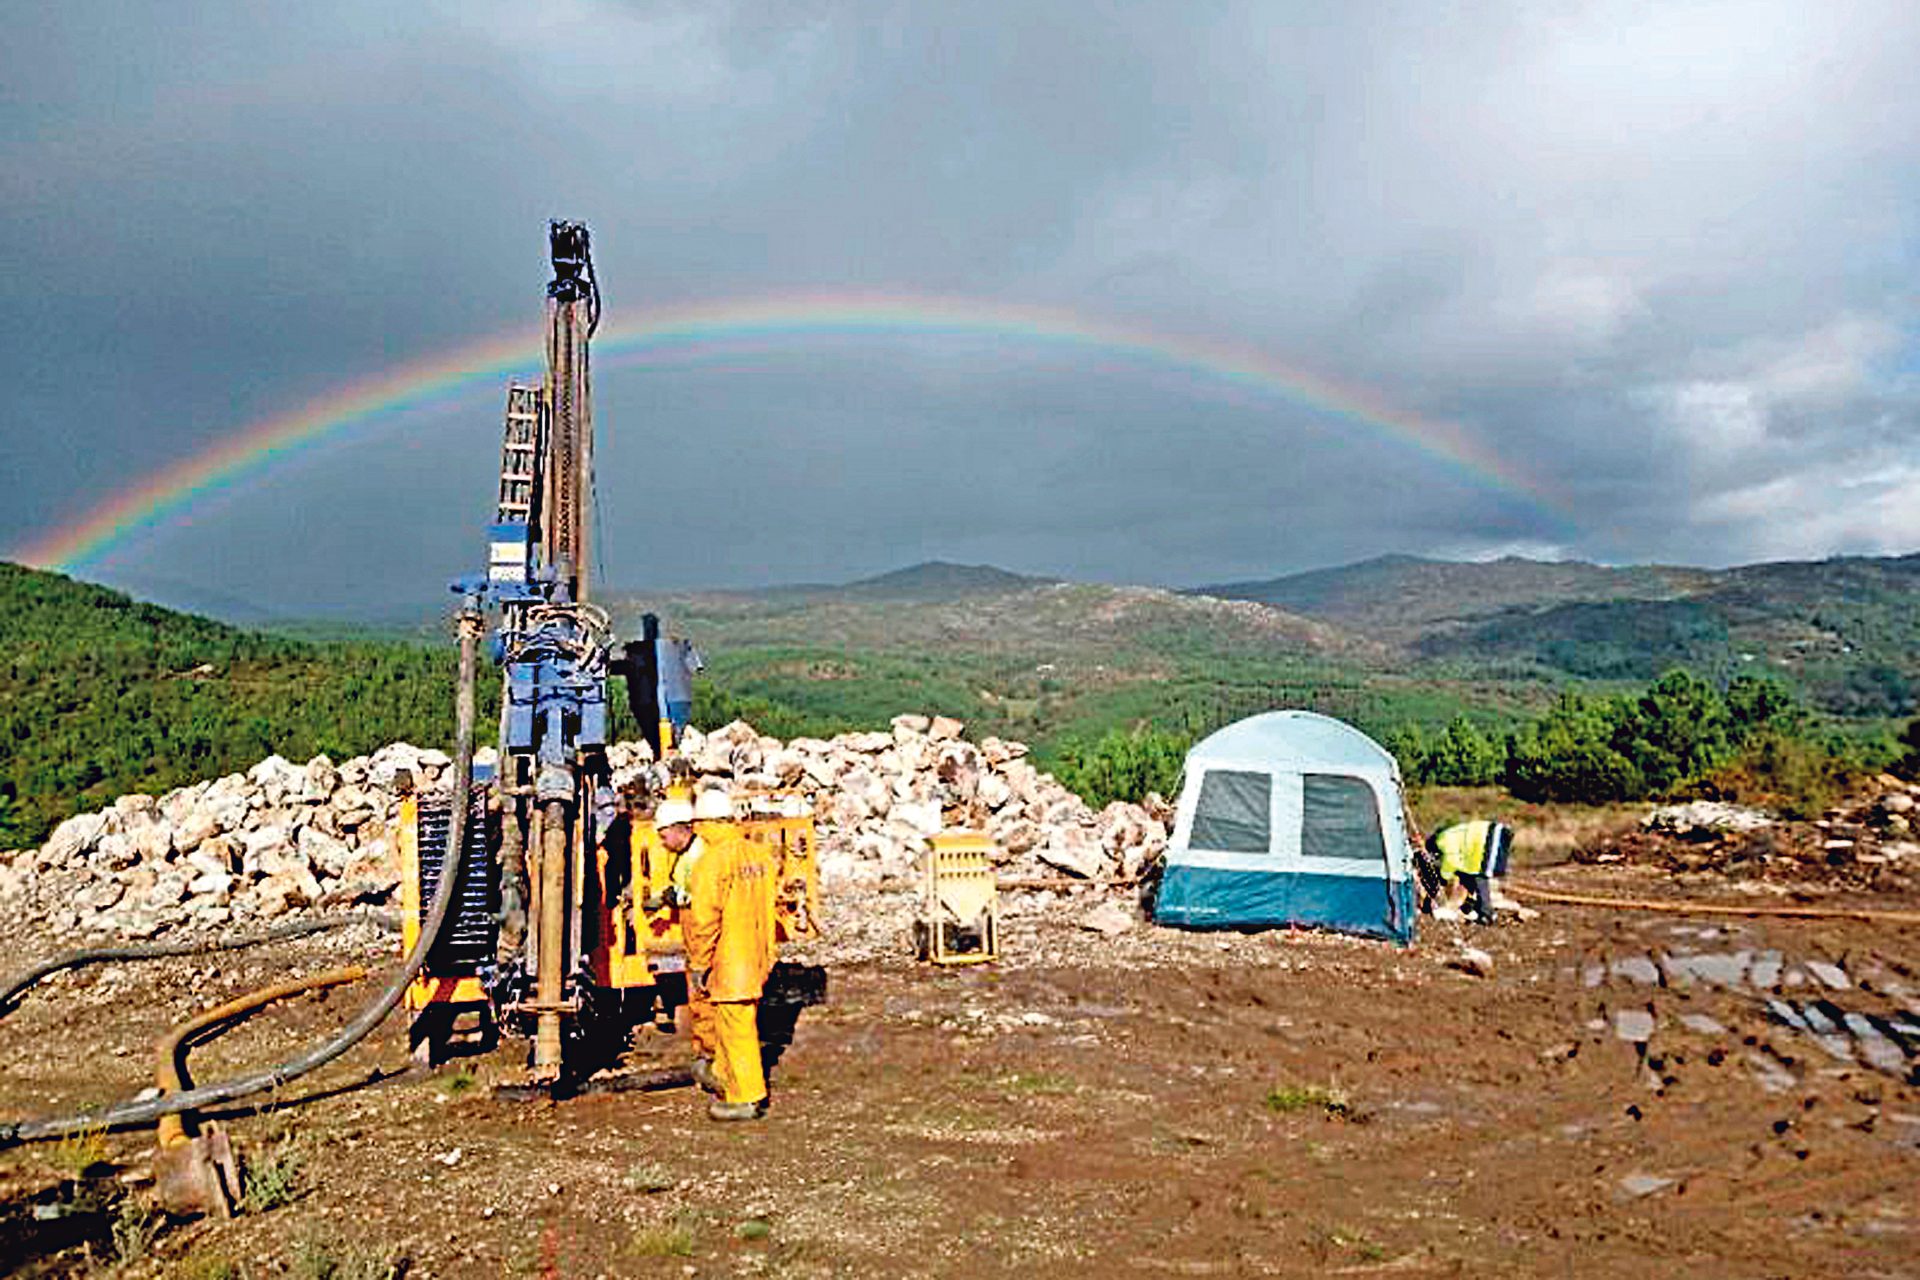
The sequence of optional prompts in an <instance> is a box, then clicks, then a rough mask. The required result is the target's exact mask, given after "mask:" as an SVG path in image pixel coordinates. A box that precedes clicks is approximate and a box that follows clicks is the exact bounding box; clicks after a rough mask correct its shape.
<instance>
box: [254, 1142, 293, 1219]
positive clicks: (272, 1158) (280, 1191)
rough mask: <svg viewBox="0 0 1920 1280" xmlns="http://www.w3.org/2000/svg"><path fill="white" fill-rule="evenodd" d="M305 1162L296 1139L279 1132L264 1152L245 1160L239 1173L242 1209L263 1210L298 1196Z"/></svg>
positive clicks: (262, 1211)
mask: <svg viewBox="0 0 1920 1280" xmlns="http://www.w3.org/2000/svg"><path fill="white" fill-rule="evenodd" d="M305 1163H306V1160H305V1156H304V1155H303V1153H302V1152H301V1150H300V1146H299V1143H298V1141H297V1140H296V1139H295V1138H294V1137H293V1135H291V1134H287V1135H284V1136H282V1137H281V1139H280V1141H279V1142H277V1143H275V1144H274V1146H273V1149H272V1150H271V1151H269V1152H268V1153H267V1154H266V1155H264V1156H261V1157H260V1158H258V1159H253V1160H248V1161H247V1162H246V1165H245V1166H244V1167H243V1168H242V1170H241V1175H240V1208H241V1211H242V1212H245V1213H265V1212H267V1211H268V1210H269V1209H278V1208H279V1207H280V1206H281V1205H285V1204H292V1203H293V1202H294V1201H295V1200H297V1199H299V1198H300V1185H301V1173H302V1170H303V1168H304V1166H305Z"/></svg>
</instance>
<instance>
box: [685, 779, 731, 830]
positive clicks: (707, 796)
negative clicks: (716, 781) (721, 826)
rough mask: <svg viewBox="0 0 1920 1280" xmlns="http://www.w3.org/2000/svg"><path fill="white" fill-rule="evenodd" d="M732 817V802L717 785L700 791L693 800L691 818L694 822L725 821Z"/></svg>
mask: <svg viewBox="0 0 1920 1280" xmlns="http://www.w3.org/2000/svg"><path fill="white" fill-rule="evenodd" d="M732 817H733V802H732V801H731V800H729V799H727V793H726V792H724V791H722V790H720V789H719V788H717V787H714V788H709V789H708V790H706V791H702V792H701V793H700V798H699V799H698V800H695V801H694V802H693V820H694V821H695V822H726V821H729V820H731V819H732Z"/></svg>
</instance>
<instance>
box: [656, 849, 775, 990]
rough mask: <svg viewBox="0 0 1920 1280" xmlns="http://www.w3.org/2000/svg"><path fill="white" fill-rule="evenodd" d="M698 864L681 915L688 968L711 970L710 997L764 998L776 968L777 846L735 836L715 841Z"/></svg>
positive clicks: (708, 975)
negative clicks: (765, 988)
mask: <svg viewBox="0 0 1920 1280" xmlns="http://www.w3.org/2000/svg"><path fill="white" fill-rule="evenodd" d="M706 846H707V847H706V850H705V852H703V853H702V854H701V855H700V857H699V859H698V860H697V861H696V862H695V863H694V864H693V874H692V876H691V878H690V880H689V883H688V891H689V895H690V897H691V899H692V901H691V903H690V904H689V906H688V907H687V910H686V913H685V915H683V916H682V917H681V925H680V929H681V934H682V936H683V937H684V938H685V939H686V944H687V967H688V968H689V969H691V970H693V971H694V972H696V973H697V972H699V971H700V970H703V969H704V970H706V971H707V997H708V998H709V999H711V1000H714V1001H716V1002H718V1001H729V1000H758V999H759V998H760V991H761V988H763V987H764V986H765V985H766V982H767V975H768V974H769V973H771V972H772V971H773V960H774V955H775V951H776V947H775V944H774V932H773V916H774V904H775V901H776V900H777V897H778V892H779V882H780V864H779V862H778V860H777V858H776V857H775V854H774V852H773V849H772V848H771V847H770V846H768V845H764V844H760V843H758V842H756V841H752V840H748V839H745V838H744V837H740V836H734V837H731V838H727V839H719V840H709V841H707V842H706Z"/></svg>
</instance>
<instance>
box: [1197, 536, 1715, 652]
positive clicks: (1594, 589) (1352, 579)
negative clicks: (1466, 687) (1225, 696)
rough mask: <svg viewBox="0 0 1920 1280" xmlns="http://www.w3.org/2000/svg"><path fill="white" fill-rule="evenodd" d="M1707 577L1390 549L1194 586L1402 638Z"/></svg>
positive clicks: (1670, 592)
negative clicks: (1259, 577) (1330, 564)
mask: <svg viewBox="0 0 1920 1280" xmlns="http://www.w3.org/2000/svg"><path fill="white" fill-rule="evenodd" d="M1711 576H1712V575H1711V574H1710V573H1708V572H1707V571H1706V570H1700V569H1684V568H1670V567H1667V566H1659V565H1652V566H1634V567H1629V568H1619V569H1616V568H1609V567H1607V566H1605V565H1597V564H1588V563H1585V562H1584V561H1578V560H1566V561H1553V560H1529V559H1526V558H1524V557H1521V556H1507V557H1504V558H1502V559H1499V560H1488V561H1480V562H1462V561H1453V560H1429V559H1425V558H1422V557H1420V556H1406V555H1392V556H1380V557H1378V558H1376V559H1373V560H1363V561H1361V562H1360V563H1358V564H1351V565H1345V566H1342V567H1340V568H1335V569H1315V570H1311V571H1309V572H1306V573H1296V574H1290V575H1288V576H1285V577H1280V578H1269V579H1267V580H1265V581H1260V582H1232V583H1223V584H1221V585H1219V586H1210V587H1198V588H1195V594H1198V595H1209V596H1217V597H1220V598H1222V599H1228V600H1252V601H1255V602H1257V603H1260V604H1266V605H1272V606H1274V607H1276V608H1281V609H1287V610H1291V611H1293V612H1295V613H1302V614H1306V615H1307V616H1309V617H1314V618H1319V619H1321V620H1323V621H1326V622H1332V623H1337V624H1339V625H1341V626H1344V627H1350V628H1354V629H1357V630H1361V631H1364V632H1366V633H1368V634H1371V635H1374V636H1377V637H1379V638H1381V639H1384V640H1390V641H1393V642H1396V643H1404V642H1407V641H1409V640H1412V639H1416V638H1418V637H1421V636H1425V635H1427V634H1429V633H1431V632H1433V631H1434V630H1435V629H1442V628H1448V627H1451V626H1454V625H1458V624H1462V623H1467V622H1471V621H1472V620H1474V619H1477V618H1483V617H1485V616H1487V615H1489V614H1494V613H1499V612H1502V611H1505V610H1511V609H1525V608H1540V607H1546V606H1551V605H1557V604H1567V603H1571V602H1574V601H1601V600H1670V599H1673V598H1676V597H1678V596H1683V595H1686V594H1688V593H1689V592H1691V591H1693V590H1696V589H1698V588H1699V587H1700V586H1701V585H1703V583H1705V582H1706V581H1708V580H1710V579H1711Z"/></svg>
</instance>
